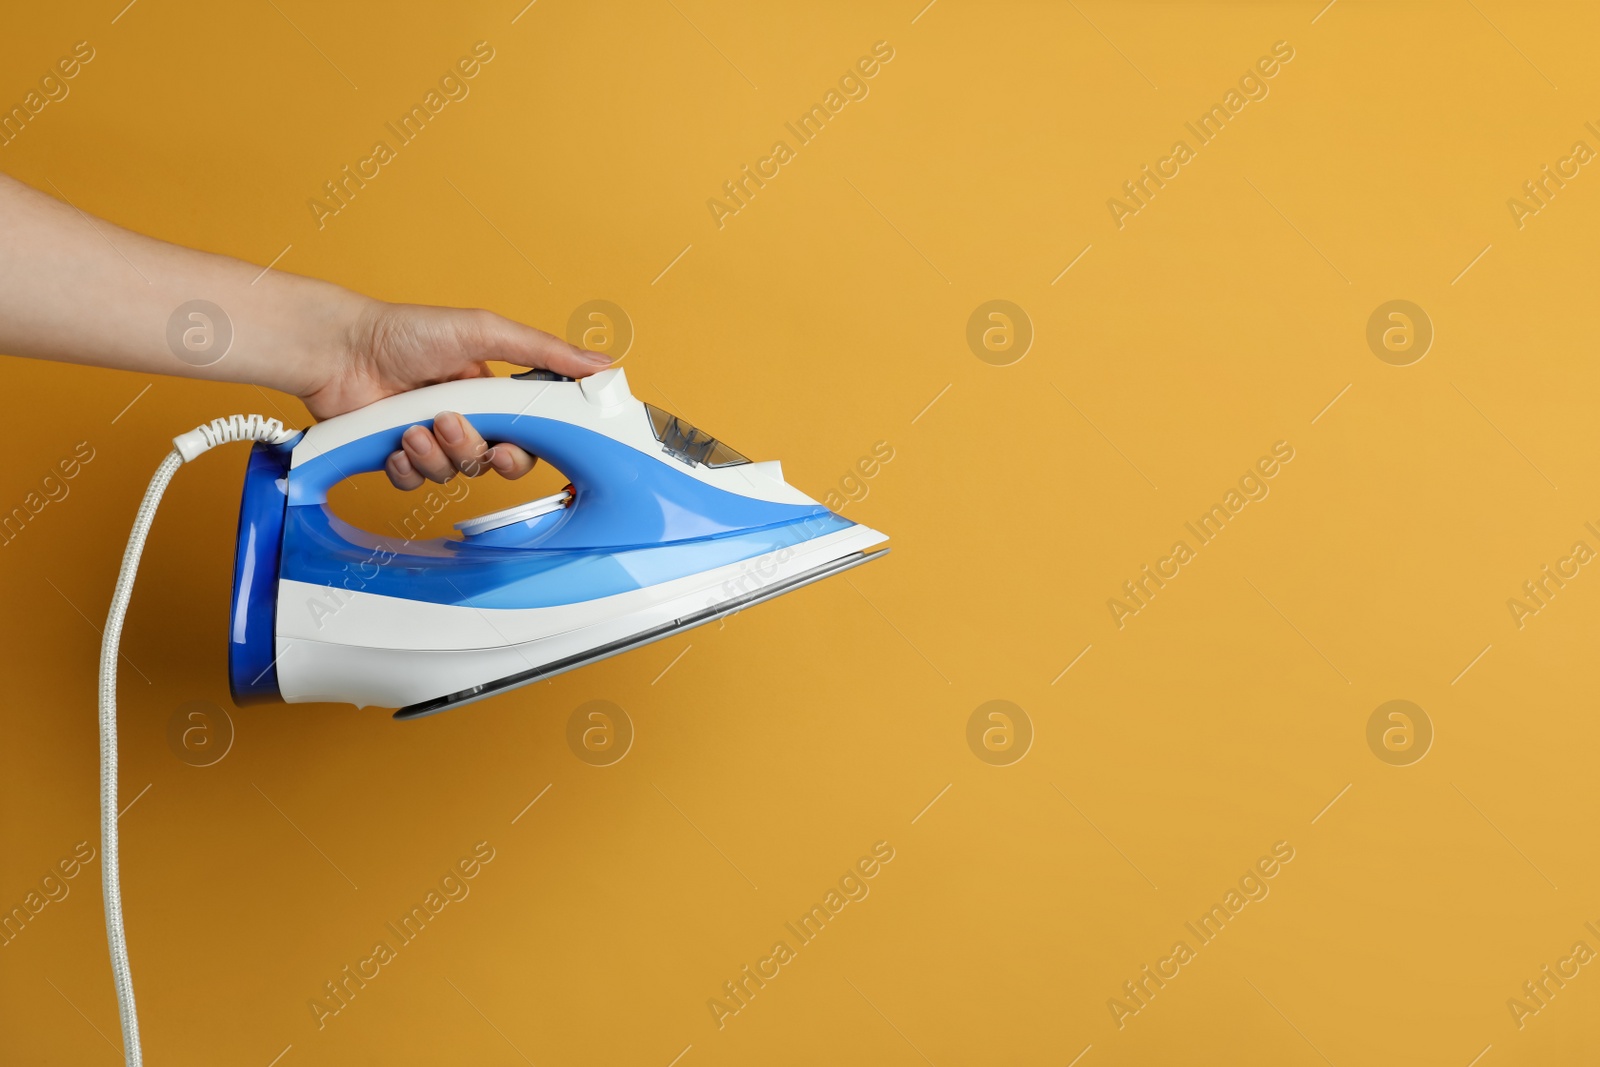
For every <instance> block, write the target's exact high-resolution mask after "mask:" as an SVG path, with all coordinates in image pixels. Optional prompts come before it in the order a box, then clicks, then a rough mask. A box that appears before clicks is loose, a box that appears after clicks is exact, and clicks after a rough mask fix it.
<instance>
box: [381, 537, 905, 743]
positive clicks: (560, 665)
mask: <svg viewBox="0 0 1600 1067" xmlns="http://www.w3.org/2000/svg"><path fill="white" fill-rule="evenodd" d="M888 554H889V549H887V548H880V549H877V550H876V551H873V552H855V553H852V554H850V555H848V556H843V557H841V558H839V559H836V560H834V561H833V562H831V563H824V564H823V565H822V566H820V567H815V568H813V569H811V570H809V571H806V572H805V573H804V574H797V575H795V576H794V577H793V578H790V579H789V580H787V581H784V582H779V583H777V584H775V585H772V586H769V587H767V588H766V589H760V590H757V591H756V592H754V593H749V594H747V595H745V596H742V597H738V598H736V599H734V600H730V601H728V602H727V603H726V604H723V605H722V606H720V607H716V608H707V609H706V610H705V611H699V612H695V613H694V614H692V615H685V616H684V617H683V618H681V619H676V620H674V621H672V622H668V623H663V624H661V625H660V626H657V627H655V628H653V629H650V630H646V631H644V632H643V633H639V634H635V635H633V636H632V637H625V638H623V639H622V640H620V641H613V642H611V643H610V644H606V645H601V646H599V647H598V648H594V649H591V650H589V651H588V652H582V653H579V654H578V655H576V656H568V657H567V658H566V659H559V660H555V661H553V662H551V663H547V664H545V665H544V666H542V667H534V668H533V669H531V670H526V671H520V672H518V673H517V674H512V675H509V676H507V677H505V678H500V679H498V680H496V681H493V682H485V683H484V684H482V685H475V686H473V687H472V688H471V689H463V690H461V691H460V692H458V693H449V694H447V695H445V696H442V697H438V698H436V699H434V700H425V701H423V702H422V703H420V704H412V705H410V706H408V707H404V708H401V709H400V710H399V711H397V712H395V713H394V717H395V718H396V719H420V718H423V717H425V716H428V715H437V714H438V713H439V712H441V711H449V710H450V709H451V708H459V707H460V706H461V705H463V704H471V703H472V702H473V701H476V700H485V699H487V698H489V697H492V696H498V695H499V694H501V693H504V692H507V691H508V690H512V689H516V688H518V687H520V686H524V685H529V684H531V683H533V682H542V681H544V680H545V679H546V678H554V677H555V676H556V675H558V674H565V673H566V672H567V671H570V670H575V669H577V668H578V667H583V666H587V665H588V664H590V663H597V662H599V661H600V660H603V659H610V658H611V657H612V656H615V655H618V654H620V653H623V652H627V651H629V650H630V649H635V648H641V647H643V646H645V645H648V644H652V643H654V642H656V641H660V640H661V639H662V638H664V637H671V636H672V635H673V634H675V633H681V632H682V631H684V630H692V629H694V628H695V627H696V626H704V625H705V624H706V623H708V622H716V621H717V620H718V619H721V618H725V617H727V616H729V615H732V614H734V613H736V612H739V611H742V610H744V609H745V608H747V607H750V606H751V605H752V604H759V603H761V602H762V601H764V600H771V599H772V598H773V597H778V596H782V595H783V594H784V593H790V592H793V591H794V590H796V589H799V588H800V587H801V586H806V585H810V584H811V583H812V582H815V581H818V580H820V579H823V578H827V577H829V576H830V575H834V574H840V573H842V572H844V571H847V570H849V569H851V568H852V567H859V566H861V564H863V563H868V562H870V561H872V560H875V559H878V558H879V557H880V556H886V555H888Z"/></svg>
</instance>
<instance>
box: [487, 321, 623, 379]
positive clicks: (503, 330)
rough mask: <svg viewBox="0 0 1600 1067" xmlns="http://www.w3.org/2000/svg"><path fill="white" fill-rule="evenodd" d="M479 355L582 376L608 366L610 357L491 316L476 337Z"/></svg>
mask: <svg viewBox="0 0 1600 1067" xmlns="http://www.w3.org/2000/svg"><path fill="white" fill-rule="evenodd" d="M480 341H481V344H482V349H481V351H480V352H479V353H477V355H478V357H479V358H481V359H496V360H500V361H502V362H505V363H514V364H516V365H517V366H519V367H535V368H538V369H539V370H549V371H555V372H556V373H557V374H562V375H565V376H566V377H568V378H583V377H586V376H588V375H590V374H593V373H595V372H596V371H602V370H605V369H606V368H607V367H609V366H611V357H609V356H607V355H605V354H604V353H601V352H591V351H589V350H588V349H586V348H579V347H577V346H576V345H570V344H568V343H567V342H565V341H563V340H562V339H561V338H559V337H555V336H553V335H551V334H548V333H545V332H544V331H543V330H536V329H534V328H533V327H532V326H525V325H523V324H522V323H520V322H513V321H512V320H510V319H507V318H502V317H501V316H499V315H493V316H491V318H490V320H489V322H488V323H487V324H486V326H485V329H484V331H483V336H482V337H481V338H480Z"/></svg>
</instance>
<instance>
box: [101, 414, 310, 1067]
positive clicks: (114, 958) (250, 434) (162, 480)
mask: <svg viewBox="0 0 1600 1067" xmlns="http://www.w3.org/2000/svg"><path fill="white" fill-rule="evenodd" d="M299 433H300V431H298V430H286V429H284V428H283V424H282V423H281V422H279V421H278V420H277V419H267V418H263V417H262V416H260V415H232V416H229V417H228V418H225V419H213V420H212V421H211V422H209V423H207V424H206V425H204V426H198V427H196V428H195V429H193V430H190V431H189V432H188V433H185V434H180V435H179V436H177V437H174V438H173V439H172V443H173V446H174V448H173V451H171V452H169V453H168V454H167V458H166V459H164V460H162V461H161V466H159V467H157V468H156V473H155V477H153V478H151V479H150V488H148V489H146V490H145V492H144V500H143V501H141V502H140V504H139V513H138V515H136V516H135V517H134V520H133V532H132V533H131V534H129V535H128V548H127V551H125V552H124V553H123V554H122V570H121V571H120V572H118V574H117V588H116V591H115V592H113V593H112V594H111V610H110V611H109V612H108V613H107V615H106V629H105V635H104V637H103V639H102V640H101V642H100V854H101V858H102V866H101V869H100V874H101V888H102V891H103V893H104V895H105V902H106V942H107V944H108V945H109V946H110V948H111V971H112V975H113V977H114V978H115V980H116V985H117V1010H118V1012H119V1013H120V1014H121V1016H122V1048H123V1055H124V1057H125V1058H126V1060H127V1064H128V1067H142V1065H143V1063H144V1054H143V1052H142V1051H141V1050H140V1048H139V1014H138V1010H137V1008H136V1007H135V1006H134V1002H133V976H132V975H131V974H130V973H129V971H128V939H127V935H126V933H125V932H124V930H123V925H122V886H121V878H120V874H119V865H118V855H117V816H118V814H119V812H118V809H117V657H118V646H120V645H121V643H122V621H123V619H124V618H125V617H126V616H127V614H128V601H129V600H130V599H131V598H132V597H133V580H134V577H135V576H136V575H137V574H138V571H139V556H140V555H141V554H142V553H143V552H144V542H145V538H146V537H148V536H149V534H150V526H151V524H152V523H153V522H155V518H156V508H157V507H158V506H159V505H160V503H161V495H162V494H163V493H165V492H166V491H167V484H168V483H169V482H171V481H172V476H173V475H174V474H176V473H177V471H178V468H179V467H181V466H182V465H183V464H184V463H185V462H187V461H189V460H192V459H194V458H195V457H196V456H198V455H200V454H201V453H202V452H206V451H209V450H210V449H212V448H215V447H216V446H217V445H220V444H225V443H227V442H229V441H266V442H268V443H270V444H275V445H281V444H287V443H288V442H289V441H292V440H294V438H295V437H297V436H299Z"/></svg>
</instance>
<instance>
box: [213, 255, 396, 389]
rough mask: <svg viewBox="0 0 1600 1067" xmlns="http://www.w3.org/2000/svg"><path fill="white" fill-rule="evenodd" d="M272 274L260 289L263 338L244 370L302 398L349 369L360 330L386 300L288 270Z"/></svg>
mask: <svg viewBox="0 0 1600 1067" xmlns="http://www.w3.org/2000/svg"><path fill="white" fill-rule="evenodd" d="M273 280H274V282H275V283H276V284H275V285H274V286H273V289H272V290H271V291H269V293H268V294H264V295H266V296H267V297H268V300H267V302H266V303H267V306H266V307H265V308H263V311H264V313H265V314H267V315H268V316H269V317H270V318H269V322H268V323H267V324H265V325H266V334H267V343H266V344H264V345H263V346H262V347H261V349H260V350H258V351H257V352H255V353H254V358H253V359H252V360H251V365H250V366H248V367H247V368H245V373H246V374H247V375H248V380H249V381H251V382H252V383H253V384H256V385H261V386H266V387H267V388H270V389H277V390H279V391H281V392H285V393H289V394H291V395H293V396H298V397H301V398H304V397H307V396H310V395H311V394H313V393H316V392H319V391H320V390H323V389H325V388H326V387H327V386H328V385H329V384H330V383H332V382H333V381H335V380H337V379H338V378H340V377H341V376H343V375H345V374H346V373H348V372H349V370H350V367H351V365H352V362H353V361H354V358H355V354H356V353H357V352H359V351H361V341H360V338H361V336H362V333H363V331H370V328H371V326H370V324H371V322H372V320H373V319H374V318H375V316H376V315H377V313H378V309H380V308H381V307H383V306H384V305H383V302H382V301H380V300H375V299H373V298H371V297H368V296H363V295H362V294H360V293H356V292H352V291H351V290H349V289H345V288H343V287H342V286H338V285H334V284H333V283H331V282H323V281H318V280H316V279H313V278H304V277H300V276H298V275H292V274H285V275H276V276H275V277H273ZM265 281H266V279H263V284H265Z"/></svg>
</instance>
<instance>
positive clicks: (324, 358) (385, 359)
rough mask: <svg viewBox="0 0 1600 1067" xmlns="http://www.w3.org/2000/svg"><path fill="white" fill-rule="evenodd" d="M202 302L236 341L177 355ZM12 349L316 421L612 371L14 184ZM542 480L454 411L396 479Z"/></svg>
mask: <svg viewBox="0 0 1600 1067" xmlns="http://www.w3.org/2000/svg"><path fill="white" fill-rule="evenodd" d="M86 221H88V222H89V225H85V222H86ZM196 299H203V300H205V301H206V302H208V303H210V304H212V305H214V307H215V310H216V311H217V312H220V314H221V315H222V316H223V317H224V319H225V321H226V323H227V325H228V335H229V336H230V337H231V338H232V342H231V345H230V347H229V348H228V349H226V350H225V351H223V352H220V353H218V354H217V356H216V358H214V359H212V360H210V361H205V360H200V361H196V360H193V359H191V358H189V355H188V354H187V353H185V352H183V351H179V350H178V349H176V348H174V347H172V345H173V342H172V339H171V329H172V322H173V316H175V315H177V314H178V312H179V311H181V310H182V308H183V307H184V306H185V305H186V304H187V303H189V302H192V301H194V300H196ZM0 352H5V353H7V354H9V355H13V356H29V357H32V358H35V359H55V360H63V361H66V362H70V363H86V364H91V365H94V366H100V367H116V368H120V369H122V370H134V371H142V372H145V373H149V374H177V375H182V376H184V377H189V378H201V379H206V380H210V381H229V382H250V383H253V384H255V385H260V386H266V387H268V388H271V389H279V390H282V391H283V392H286V393H290V394H292V395H294V396H298V397H300V399H302V400H304V401H305V404H306V407H308V408H310V409H311V414H313V415H315V416H316V417H317V418H319V419H326V418H332V417H333V416H335V415H342V414H343V413H345V412H347V411H353V410H355V409H356V408H359V407H362V406H364V405H367V404H370V403H372V402H373V401H375V400H382V399H383V398H384V397H386V396H393V395H394V394H395V393H403V392H406V391H407V390H410V389H418V388H421V387H422V386H424V385H433V384H435V383H437V382H448V381H454V380H455V379H457V378H484V377H488V376H489V374H490V371H489V366H488V362H487V361H489V360H504V361H505V362H507V363H514V364H516V365H517V366H521V367H538V368H540V369H543V370H551V371H555V372H556V373H557V374H563V375H566V376H567V377H569V378H581V377H584V376H585V375H589V374H593V373H594V372H595V371H597V370H602V369H604V368H605V367H607V366H609V365H610V361H609V360H608V359H606V357H605V356H602V355H600V354H599V353H598V352H586V351H584V350H583V349H580V348H574V347H573V346H572V345H569V344H567V343H566V342H565V341H563V340H561V339H559V338H556V337H552V336H550V335H549V334H547V333H544V332H542V331H540V330H535V329H533V328H532V327H530V326H523V325H522V324H520V323H516V322H512V321H511V320H510V319H505V318H501V317H500V316H499V315H495V314H493V313H492V312H488V311H475V310H468V309H462V308H443V307H425V306H423V305H420V304H388V303H384V302H383V301H381V300H374V299H372V298H370V297H366V296H362V295H360V294H358V293H353V292H351V291H350V290H348V289H343V288H341V287H339V286H337V285H333V284H330V283H328V282H323V281H317V280H315V279H312V278H303V277H299V276H297V275H293V274H286V273H283V272H282V271H276V270H272V269H270V267H269V268H268V269H266V270H263V269H262V268H261V267H259V266H256V265H255V264H251V263H244V262H241V261H240V260H237V259H231V258H229V257H227V256H218V255H211V254H210V253H206V252H197V251H195V250H194V249H191V248H183V247H181V246H178V245H173V244H168V243H166V242H165V241H158V240H155V239H154V238H150V237H145V236H143V235H142V234H137V233H131V232H129V231H127V230H123V229H119V228H118V227H116V226H113V225H111V224H110V223H107V222H103V221H102V222H93V221H92V220H88V217H87V216H85V215H83V214H80V213H79V212H78V211H77V209H75V208H73V207H71V206H70V205H68V204H64V203H61V202H60V201H58V200H55V199H53V198H52V197H49V196H46V195H44V194H43V193H40V192H38V191H37V190H35V189H30V188H29V187H27V186H26V185H23V184H22V183H21V182H18V181H15V180H13V179H11V178H8V177H6V176H4V175H0ZM532 468H533V457H532V456H530V455H528V454H527V453H526V452H524V451H523V450H522V449H520V448H517V447H516V446H515V445H505V444H501V445H495V446H493V447H492V448H491V447H490V446H489V445H488V444H487V443H485V441H484V440H483V438H482V437H480V436H478V432H477V431H476V430H474V429H473V428H472V427H471V426H469V425H468V424H467V422H466V420H465V419H463V418H462V417H461V416H460V415H457V414H454V413H451V412H446V413H444V414H442V415H441V416H440V417H439V418H437V419H435V420H434V425H433V430H432V431H431V432H430V431H429V430H428V429H427V428H425V427H421V426H417V427H413V428H412V429H410V430H408V431H407V432H406V435H405V438H404V447H403V448H402V449H401V451H399V452H396V453H394V455H392V456H390V457H389V460H388V463H387V464H386V467H385V469H386V470H387V471H388V474H389V480H390V481H392V482H394V484H395V485H397V486H399V487H400V488H402V489H415V488H417V487H418V486H420V485H421V484H422V483H423V482H424V481H425V480H432V481H436V482H443V481H448V480H449V479H450V478H452V477H454V476H455V475H456V474H457V473H458V472H460V473H466V474H481V473H483V472H484V471H486V470H495V471H498V472H500V473H501V474H503V475H505V476H506V477H508V478H517V477H520V476H521V475H524V474H526V473H527V472H528V471H529V470H531V469H532Z"/></svg>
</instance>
